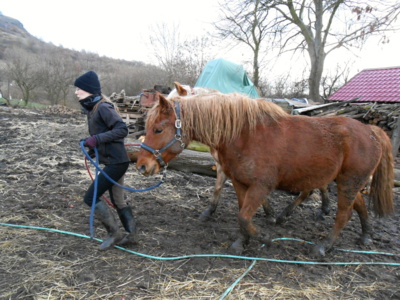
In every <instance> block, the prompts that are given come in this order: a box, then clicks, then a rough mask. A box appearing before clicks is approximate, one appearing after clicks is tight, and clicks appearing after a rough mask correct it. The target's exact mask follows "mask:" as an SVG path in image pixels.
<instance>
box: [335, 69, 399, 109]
mask: <svg viewBox="0 0 400 300" xmlns="http://www.w3.org/2000/svg"><path fill="white" fill-rule="evenodd" d="M355 97H361V99H360V100H359V102H400V67H393V68H383V69H367V70H363V71H361V72H360V73H358V74H357V75H356V76H354V77H353V78H352V79H351V80H350V81H349V82H348V83H346V84H345V85H344V86H342V87H341V88H340V89H339V90H337V91H336V92H335V93H333V94H332V95H331V96H330V97H329V99H328V100H330V101H346V100H349V99H352V98H355Z"/></svg>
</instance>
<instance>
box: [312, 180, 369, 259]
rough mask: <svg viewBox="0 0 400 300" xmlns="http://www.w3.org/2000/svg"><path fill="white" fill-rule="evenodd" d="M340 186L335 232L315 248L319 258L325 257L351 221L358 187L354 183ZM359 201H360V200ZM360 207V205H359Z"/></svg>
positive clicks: (340, 184) (339, 184) (338, 184)
mask: <svg viewBox="0 0 400 300" xmlns="http://www.w3.org/2000/svg"><path fill="white" fill-rule="evenodd" d="M337 186H338V209H337V212H336V218H335V224H334V226H333V231H332V233H331V235H330V236H328V237H327V238H326V239H324V240H323V241H322V243H320V244H318V245H316V246H315V248H314V254H316V255H318V256H324V255H325V252H326V251H328V250H330V249H331V248H332V246H333V244H334V243H335V241H336V240H337V238H338V237H339V235H340V232H341V231H342V229H343V228H344V226H345V225H346V224H347V222H348V221H349V220H350V218H351V215H352V212H353V205H354V203H355V201H356V198H357V196H358V191H359V189H361V187H360V188H359V189H357V186H356V185H354V184H353V183H352V182H347V183H346V184H342V183H339V182H338V183H337ZM358 201H359V200H358ZM358 205H359V203H358Z"/></svg>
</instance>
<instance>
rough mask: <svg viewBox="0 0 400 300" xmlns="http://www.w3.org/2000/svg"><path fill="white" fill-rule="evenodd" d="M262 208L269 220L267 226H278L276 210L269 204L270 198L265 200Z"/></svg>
mask: <svg viewBox="0 0 400 300" xmlns="http://www.w3.org/2000/svg"><path fill="white" fill-rule="evenodd" d="M262 206H263V209H264V213H265V217H266V219H267V224H276V219H275V211H274V208H273V207H272V206H271V204H270V203H269V201H268V197H265V198H264V201H263V203H262Z"/></svg>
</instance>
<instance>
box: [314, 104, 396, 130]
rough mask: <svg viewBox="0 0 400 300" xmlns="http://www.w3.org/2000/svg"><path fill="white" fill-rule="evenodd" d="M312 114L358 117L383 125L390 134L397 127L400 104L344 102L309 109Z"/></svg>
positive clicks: (370, 122)
mask: <svg viewBox="0 0 400 300" xmlns="http://www.w3.org/2000/svg"><path fill="white" fill-rule="evenodd" d="M308 115H311V116H316V117H317V116H344V117H350V118H353V119H356V120H358V121H360V122H362V123H365V124H372V125H377V126H379V127H381V128H382V129H383V130H385V131H386V132H387V133H388V134H389V136H391V135H392V132H393V130H394V129H395V128H396V124H397V120H398V119H399V116H400V104H386V103H381V104H378V103H368V104H357V103H351V104H344V105H342V106H338V107H334V108H332V109H329V107H328V109H326V110H324V111H321V110H318V109H316V110H315V111H309V113H308Z"/></svg>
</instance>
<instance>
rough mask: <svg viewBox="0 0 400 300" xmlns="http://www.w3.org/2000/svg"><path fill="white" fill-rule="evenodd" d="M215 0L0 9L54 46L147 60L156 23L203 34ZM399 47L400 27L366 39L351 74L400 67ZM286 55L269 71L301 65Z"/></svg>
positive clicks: (96, 1)
mask: <svg viewBox="0 0 400 300" xmlns="http://www.w3.org/2000/svg"><path fill="white" fill-rule="evenodd" d="M189 3H190V4H189ZM217 3H218V1H217V0H201V1H192V0H141V1H137V0H130V1H128V0H111V1H102V0H79V1H78V0H68V1H62V2H61V1H57V0H11V1H2V3H1V6H0V11H1V12H2V13H3V15H5V16H8V17H11V18H14V19H17V20H19V21H20V22H21V23H22V24H23V25H24V27H25V29H26V30H27V31H28V32H29V33H30V34H32V35H33V36H35V37H37V38H40V39H41V40H43V41H45V42H52V43H53V44H54V45H56V46H60V45H61V46H63V47H65V48H70V49H74V50H78V51H80V50H82V49H84V50H86V51H89V52H93V53H97V54H99V55H105V56H108V57H112V58H119V59H125V60H138V61H144V62H148V63H151V62H152V57H151V52H152V49H151V48H150V47H149V38H148V37H149V34H151V30H154V27H155V26H156V25H157V24H161V23H167V24H168V23H172V24H175V25H178V26H179V28H180V29H179V31H180V33H181V35H187V36H192V37H194V36H201V35H204V34H206V33H207V32H208V31H210V30H212V25H211V24H210V22H212V21H215V20H216V19H217V17H218V8H217ZM152 28H153V29H152ZM399 49H400V32H398V33H397V34H396V35H393V36H392V38H391V43H389V44H388V45H384V46H382V45H378V44H377V42H376V41H370V42H369V43H368V44H367V45H366V47H364V49H363V51H362V52H361V53H360V54H359V58H358V59H357V61H356V63H355V64H354V67H353V68H354V70H353V73H354V74H355V73H357V72H359V71H361V70H362V69H367V68H380V67H391V66H400V55H399V51H400V50H399ZM222 50H223V51H221V53H220V57H222V58H225V59H228V60H231V61H233V62H235V63H238V64H242V60H243V59H244V58H245V57H246V56H249V55H250V54H251V53H250V51H248V52H247V50H246V51H244V52H243V51H236V52H235V53H234V52H233V51H228V50H226V49H222ZM249 57H251V56H249ZM349 57H351V58H354V59H355V56H352V55H351V54H350V53H346V52H342V53H337V54H336V55H335V56H333V55H329V56H328V61H327V64H328V66H331V65H335V64H336V63H337V62H340V61H342V60H344V59H348V58H349ZM288 59H290V57H287V58H285V59H280V60H278V61H276V60H274V59H272V60H271V61H270V62H269V63H270V64H271V66H272V65H273V69H272V72H275V73H278V72H282V70H286V68H287V67H286V66H285V65H288V66H289V68H290V67H292V68H293V66H295V68H297V69H299V68H301V67H298V66H297V62H298V58H296V63H293V62H290V63H289V62H288ZM292 70H293V69H292ZM284 72H285V71H284ZM288 72H290V70H289V71H288Z"/></svg>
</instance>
